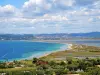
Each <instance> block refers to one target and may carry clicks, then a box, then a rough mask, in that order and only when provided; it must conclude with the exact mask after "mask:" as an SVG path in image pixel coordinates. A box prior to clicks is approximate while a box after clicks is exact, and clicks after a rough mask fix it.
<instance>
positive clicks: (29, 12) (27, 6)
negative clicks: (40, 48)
mask: <svg viewBox="0 0 100 75" xmlns="http://www.w3.org/2000/svg"><path fill="white" fill-rule="evenodd" d="M84 2H87V3H84ZM88 2H91V0H84V1H80V0H29V1H27V2H25V3H24V5H23V7H22V8H16V7H14V6H12V5H6V6H0V28H1V30H0V33H1V32H2V33H3V32H4V33H8V32H9V33H10V32H12V31H13V33H39V31H40V32H41V33H42V32H43V33H44V32H48V33H49V32H55V30H56V32H78V31H79V30H80V31H81V30H83V29H84V31H85V29H86V30H87V31H88V28H91V29H93V30H95V29H94V25H95V26H96V27H98V28H99V26H98V25H99V24H100V10H99V3H100V2H99V1H97V0H95V1H92V2H91V4H88ZM80 4H83V5H85V6H83V5H80ZM89 7H91V8H89ZM92 27H93V28H92ZM4 30H5V31H4ZM74 30H76V31H74Z"/></svg>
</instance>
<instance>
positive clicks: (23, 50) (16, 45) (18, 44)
mask: <svg viewBox="0 0 100 75" xmlns="http://www.w3.org/2000/svg"><path fill="white" fill-rule="evenodd" d="M66 42H68V43H66V44H64V43H46V42H32V41H0V61H6V60H7V61H13V60H24V59H32V58H34V57H36V58H38V57H41V56H43V55H47V54H49V53H52V52H56V51H62V50H66V49H68V46H69V42H70V43H72V44H83V45H88V46H96V47H100V40H74V41H66Z"/></svg>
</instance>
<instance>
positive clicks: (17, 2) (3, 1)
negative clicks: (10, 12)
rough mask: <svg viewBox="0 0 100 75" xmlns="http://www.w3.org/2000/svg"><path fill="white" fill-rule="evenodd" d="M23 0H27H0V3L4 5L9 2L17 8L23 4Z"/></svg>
mask: <svg viewBox="0 0 100 75" xmlns="http://www.w3.org/2000/svg"><path fill="white" fill-rule="evenodd" d="M25 1H28V0H0V5H1V6H4V5H7V4H11V5H14V6H15V7H17V8H20V7H21V6H22V5H23V4H24V2H25Z"/></svg>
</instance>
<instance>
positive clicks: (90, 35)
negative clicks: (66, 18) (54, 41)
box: [36, 32, 100, 38]
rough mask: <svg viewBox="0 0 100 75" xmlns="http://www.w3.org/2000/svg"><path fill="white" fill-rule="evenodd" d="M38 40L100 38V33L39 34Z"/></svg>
mask: <svg viewBox="0 0 100 75" xmlns="http://www.w3.org/2000/svg"><path fill="white" fill-rule="evenodd" d="M36 37H38V38H100V32H90V33H70V34H68V33H59V34H39V35H36Z"/></svg>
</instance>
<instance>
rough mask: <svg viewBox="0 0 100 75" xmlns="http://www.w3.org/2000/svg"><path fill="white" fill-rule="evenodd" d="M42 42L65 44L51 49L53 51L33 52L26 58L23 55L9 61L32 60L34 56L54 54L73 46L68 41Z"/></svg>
mask: <svg viewBox="0 0 100 75" xmlns="http://www.w3.org/2000/svg"><path fill="white" fill-rule="evenodd" d="M21 41H24V40H21ZM25 42H36V41H25ZM37 42H40V41H37ZM42 42H43V43H55V44H63V46H61V47H60V48H59V49H57V50H51V51H46V52H41V53H37V54H32V55H31V56H28V57H25V58H23V57H22V58H16V59H11V60H8V62H12V61H14V60H17V61H22V60H32V58H41V57H44V56H47V55H49V54H52V53H56V52H59V51H65V50H69V48H70V46H72V44H68V43H60V42H45V41H41V43H42Z"/></svg>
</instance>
